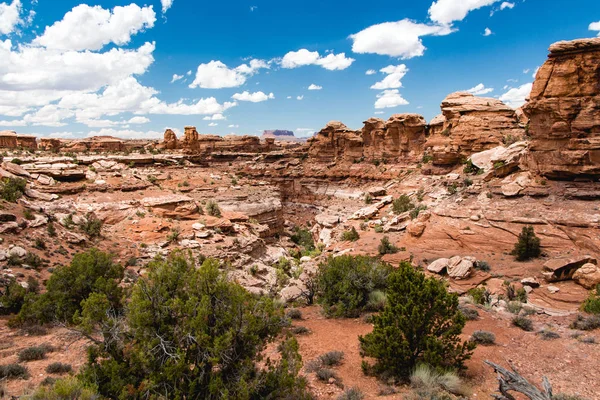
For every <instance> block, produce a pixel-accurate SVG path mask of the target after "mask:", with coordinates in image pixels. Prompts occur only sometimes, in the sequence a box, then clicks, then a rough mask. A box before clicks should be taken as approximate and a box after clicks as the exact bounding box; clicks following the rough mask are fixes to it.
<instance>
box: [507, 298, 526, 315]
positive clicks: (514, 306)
mask: <svg viewBox="0 0 600 400" xmlns="http://www.w3.org/2000/svg"><path fill="white" fill-rule="evenodd" d="M522 308H523V304H522V303H521V302H520V301H509V302H508V303H507V304H506V309H507V310H508V312H510V313H513V314H519V313H520V312H521V309H522Z"/></svg>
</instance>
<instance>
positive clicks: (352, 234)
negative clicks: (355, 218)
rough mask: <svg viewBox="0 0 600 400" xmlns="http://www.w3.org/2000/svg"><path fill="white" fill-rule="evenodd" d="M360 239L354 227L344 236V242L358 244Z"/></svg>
mask: <svg viewBox="0 0 600 400" xmlns="http://www.w3.org/2000/svg"><path fill="white" fill-rule="evenodd" d="M359 238H360V235H359V234H358V232H357V231H356V228H355V227H352V229H350V230H349V231H345V232H344V233H343V234H342V240H343V241H347V242H356V241H357V240H358V239H359Z"/></svg>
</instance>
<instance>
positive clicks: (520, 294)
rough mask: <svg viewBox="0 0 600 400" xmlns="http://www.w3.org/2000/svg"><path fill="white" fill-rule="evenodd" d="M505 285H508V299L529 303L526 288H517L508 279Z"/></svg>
mask: <svg viewBox="0 0 600 400" xmlns="http://www.w3.org/2000/svg"><path fill="white" fill-rule="evenodd" d="M504 286H505V287H506V297H508V300H511V301H513V300H514V301H518V302H521V303H527V292H526V291H525V289H524V288H519V289H515V287H514V286H513V285H512V284H511V283H509V282H508V281H505V282H504Z"/></svg>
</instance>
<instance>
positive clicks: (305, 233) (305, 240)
mask: <svg viewBox="0 0 600 400" xmlns="http://www.w3.org/2000/svg"><path fill="white" fill-rule="evenodd" d="M291 239H292V242H294V243H296V244H297V245H298V246H300V247H303V248H304V249H305V250H308V251H312V250H314V249H315V242H314V240H313V236H312V233H311V232H310V231H309V230H308V229H304V228H299V227H296V229H295V231H294V233H293V234H292V236H291Z"/></svg>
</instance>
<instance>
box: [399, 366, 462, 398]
mask: <svg viewBox="0 0 600 400" xmlns="http://www.w3.org/2000/svg"><path fill="white" fill-rule="evenodd" d="M410 385H411V386H412V387H413V388H416V389H419V390H423V391H426V392H434V393H435V392H437V391H440V390H442V391H446V392H449V393H453V394H456V395H466V394H467V392H468V391H467V389H466V388H465V386H464V384H463V383H462V381H461V380H460V378H459V376H458V375H457V374H456V373H455V372H453V371H451V370H448V371H443V372H442V371H437V370H435V369H434V368H432V367H430V366H429V365H427V364H419V365H417V367H416V368H415V369H414V371H413V372H412V373H411V375H410Z"/></svg>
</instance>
